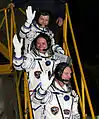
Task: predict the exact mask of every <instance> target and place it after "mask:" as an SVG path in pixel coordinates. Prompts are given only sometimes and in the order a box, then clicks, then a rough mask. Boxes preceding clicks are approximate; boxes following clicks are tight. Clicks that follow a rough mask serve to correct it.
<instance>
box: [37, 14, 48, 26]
mask: <svg viewBox="0 0 99 119" xmlns="http://www.w3.org/2000/svg"><path fill="white" fill-rule="evenodd" d="M38 23H39V24H40V25H41V27H43V28H44V27H46V26H47V25H48V23H49V16H48V15H46V16H43V15H41V16H40V17H39V19H38Z"/></svg>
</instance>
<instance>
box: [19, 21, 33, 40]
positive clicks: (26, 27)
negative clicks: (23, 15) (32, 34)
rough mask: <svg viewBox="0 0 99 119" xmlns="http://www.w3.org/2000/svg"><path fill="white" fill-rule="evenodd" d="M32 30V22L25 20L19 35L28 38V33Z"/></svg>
mask: <svg viewBox="0 0 99 119" xmlns="http://www.w3.org/2000/svg"><path fill="white" fill-rule="evenodd" d="M30 30H31V24H28V23H27V22H25V24H24V25H23V26H22V27H21V30H20V32H19V36H20V37H21V38H26V35H27V33H29V31H30Z"/></svg>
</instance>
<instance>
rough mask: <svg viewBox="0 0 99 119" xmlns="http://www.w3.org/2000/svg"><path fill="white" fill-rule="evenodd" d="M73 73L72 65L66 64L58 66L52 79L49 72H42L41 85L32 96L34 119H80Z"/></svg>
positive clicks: (62, 63)
mask: <svg viewBox="0 0 99 119" xmlns="http://www.w3.org/2000/svg"><path fill="white" fill-rule="evenodd" d="M71 73H72V71H71V67H70V65H69V64H67V63H65V62H61V63H59V64H58V65H57V66H56V69H55V73H54V75H55V76H52V77H51V78H49V76H48V71H45V72H42V74H41V77H40V80H41V85H40V86H39V87H37V89H36V90H35V92H34V94H33V96H32V107H33V114H34V119H80V114H79V111H78V99H79V98H78V95H77V94H76V92H75V91H74V90H72V87H71V83H70V78H71ZM49 79H50V80H49Z"/></svg>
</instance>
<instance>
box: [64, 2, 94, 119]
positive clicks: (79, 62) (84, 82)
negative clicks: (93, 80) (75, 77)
mask: <svg viewBox="0 0 99 119" xmlns="http://www.w3.org/2000/svg"><path fill="white" fill-rule="evenodd" d="M66 12H67V18H68V22H69V27H70V31H71V35H72V40H73V44H74V49H75V52H76V57H77V61H78V65H79V68H80V72H81V77H82V78H81V79H82V81H83V83H82V85H84V88H85V92H86V96H87V100H88V104H89V107H90V111H91V115H92V119H95V115H94V111H93V107H92V104H91V99H90V96H89V92H88V88H87V84H86V81H85V76H84V72H83V69H82V65H81V61H80V57H79V53H78V49H77V45H76V41H75V36H74V32H73V28H72V23H71V19H70V15H69V9H68V4H67V3H66ZM82 99H83V103H84V98H82ZM84 112H85V109H84V104H83V118H86V115H85V114H84Z"/></svg>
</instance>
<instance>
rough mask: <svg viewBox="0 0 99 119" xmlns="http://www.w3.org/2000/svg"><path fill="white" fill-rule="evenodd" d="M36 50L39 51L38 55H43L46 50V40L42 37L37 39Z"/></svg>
mask: <svg viewBox="0 0 99 119" xmlns="http://www.w3.org/2000/svg"><path fill="white" fill-rule="evenodd" d="M36 48H37V49H38V50H39V52H40V53H43V54H44V53H45V52H46V49H47V42H46V39H44V38H43V37H39V38H38V39H37V42H36Z"/></svg>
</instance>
